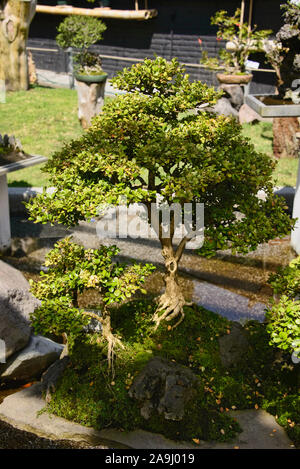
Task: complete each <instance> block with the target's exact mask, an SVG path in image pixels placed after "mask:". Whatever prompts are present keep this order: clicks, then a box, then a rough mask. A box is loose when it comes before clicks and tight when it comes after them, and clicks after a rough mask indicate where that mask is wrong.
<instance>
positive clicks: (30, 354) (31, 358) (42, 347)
mask: <svg viewBox="0 0 300 469" xmlns="http://www.w3.org/2000/svg"><path fill="white" fill-rule="evenodd" d="M62 350H63V345H60V344H57V343H56V342H53V341H52V340H50V339H46V338H45V337H42V336H31V338H30V342H29V344H28V345H27V347H26V348H24V349H23V350H22V351H21V352H18V353H17V354H15V355H13V356H12V357H10V358H9V360H8V361H7V363H6V364H5V365H4V366H2V369H1V371H0V373H1V374H0V379H1V381H2V382H10V381H29V380H31V379H34V378H38V377H39V376H40V375H41V374H42V373H43V371H45V370H46V368H48V367H49V366H50V365H51V364H52V363H53V362H54V361H55V360H57V359H58V358H59V356H60V354H61V352H62Z"/></svg>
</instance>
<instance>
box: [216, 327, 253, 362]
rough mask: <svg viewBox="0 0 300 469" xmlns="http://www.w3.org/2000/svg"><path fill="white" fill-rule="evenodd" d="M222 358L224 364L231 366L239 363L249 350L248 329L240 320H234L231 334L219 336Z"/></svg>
mask: <svg viewBox="0 0 300 469" xmlns="http://www.w3.org/2000/svg"><path fill="white" fill-rule="evenodd" d="M219 346H220V358H221V362H222V364H223V366H224V367H225V368H229V367H231V366H233V365H237V364H238V363H239V362H240V361H241V360H242V358H243V356H244V354H245V353H246V352H247V351H248V350H249V341H248V336H247V333H246V331H245V330H244V328H243V326H241V324H239V323H238V322H234V323H233V324H232V327H231V331H230V334H228V335H223V336H222V337H219Z"/></svg>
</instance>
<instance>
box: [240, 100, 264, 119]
mask: <svg viewBox="0 0 300 469" xmlns="http://www.w3.org/2000/svg"><path fill="white" fill-rule="evenodd" d="M261 120H262V118H261V116H260V115H259V114H257V112H255V111H254V110H253V109H251V107H250V106H248V104H246V103H245V104H243V105H242V106H241V108H240V110H239V121H240V124H249V123H251V122H258V121H261Z"/></svg>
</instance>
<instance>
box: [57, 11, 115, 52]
mask: <svg viewBox="0 0 300 469" xmlns="http://www.w3.org/2000/svg"><path fill="white" fill-rule="evenodd" d="M105 30H106V26H105V24H104V23H103V22H102V21H101V20H99V19H97V18H94V17H92V16H77V15H70V16H67V17H66V18H65V19H64V20H63V21H62V22H61V23H60V24H59V26H58V28H57V32H58V34H57V36H56V42H57V44H58V45H59V46H60V47H62V48H63V49H67V48H68V47H74V48H75V49H80V50H82V49H83V50H87V49H88V48H89V47H90V46H92V45H93V44H96V43H97V42H98V41H100V40H101V39H103V36H102V34H103V32H104V31H105Z"/></svg>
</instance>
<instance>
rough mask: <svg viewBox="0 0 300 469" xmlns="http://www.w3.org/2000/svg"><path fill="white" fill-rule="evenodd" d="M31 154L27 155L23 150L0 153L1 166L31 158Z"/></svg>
mask: <svg viewBox="0 0 300 469" xmlns="http://www.w3.org/2000/svg"><path fill="white" fill-rule="evenodd" d="M29 157H30V155H27V154H26V153H23V152H20V151H19V152H15V151H12V152H10V153H9V154H8V155H1V154H0V166H5V165H7V164H10V163H18V162H19V161H23V160H26V159H27V158H29Z"/></svg>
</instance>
